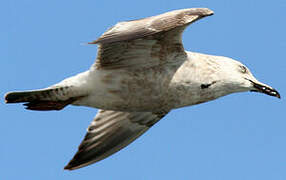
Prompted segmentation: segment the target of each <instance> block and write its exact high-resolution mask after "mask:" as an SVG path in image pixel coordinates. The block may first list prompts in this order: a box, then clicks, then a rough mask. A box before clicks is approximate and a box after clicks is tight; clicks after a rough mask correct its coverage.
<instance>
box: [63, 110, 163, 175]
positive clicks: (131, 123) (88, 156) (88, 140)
mask: <svg viewBox="0 0 286 180" xmlns="http://www.w3.org/2000/svg"><path fill="white" fill-rule="evenodd" d="M166 114H167V112H166V113H152V112H119V111H106V110H99V112H98V113H97V115H96V116H95V119H94V120H93V121H92V123H91V124H90V126H89V127H88V129H87V131H88V132H87V134H86V135H85V137H84V140H83V141H82V143H81V144H80V146H79V148H78V151H77V153H76V154H75V156H74V157H73V159H72V160H71V161H70V162H69V164H68V165H67V166H66V167H65V169H69V170H74V169H78V168H81V167H84V166H87V165H89V164H91V163H95V162H97V161H100V160H102V159H104V158H106V157H108V156H110V155H112V154H113V153H115V152H117V151H119V150H120V149H122V148H124V147H125V146H127V145H128V144H130V143H131V142H133V141H134V140H135V139H136V138H138V137H139V136H140V135H141V134H143V133H144V132H145V131H147V130H148V129H149V128H150V127H151V126H152V125H154V124H155V123H156V122H158V121H159V120H160V119H161V118H163V117H164V116H165V115H166Z"/></svg>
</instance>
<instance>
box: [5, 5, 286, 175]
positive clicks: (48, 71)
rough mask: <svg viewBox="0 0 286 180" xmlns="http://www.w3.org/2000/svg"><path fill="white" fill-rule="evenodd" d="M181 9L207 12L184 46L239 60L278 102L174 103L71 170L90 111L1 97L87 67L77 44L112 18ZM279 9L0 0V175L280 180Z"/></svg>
mask: <svg viewBox="0 0 286 180" xmlns="http://www.w3.org/2000/svg"><path fill="white" fill-rule="evenodd" d="M190 7H208V8H210V9H212V10H213V11H214V12H215V15H214V16H212V17H208V18H205V19H203V20H201V21H199V22H197V23H195V24H193V25H191V26H190V27H189V28H188V29H187V30H186V31H185V33H184V36H183V39H184V40H183V41H184V45H185V48H186V49H187V50H190V51H196V52H202V53H208V54H214V55H224V56H229V57H232V58H234V59H237V60H240V61H241V62H243V63H244V64H246V65H247V66H248V67H249V68H250V70H251V71H252V73H253V74H254V75H255V76H256V77H257V78H258V79H259V80H260V81H262V82H264V83H267V84H269V85H271V86H273V87H274V88H276V89H277V90H279V92H280V94H281V96H282V99H281V100H279V99H276V98H273V97H270V96H266V95H263V94H258V93H239V94H232V95H229V96H226V97H223V98H220V99H218V100H215V101H212V102H209V103H205V104H201V105H197V106H193V107H186V108H182V109H177V110H174V111H173V112H171V113H170V114H169V115H168V116H166V117H165V118H164V119H163V120H162V121H160V122H159V123H158V124H156V125H155V126H154V127H152V128H151V129H150V130H149V131H148V132H147V133H145V134H144V135H143V136H142V137H140V138H139V139H138V140H136V141H135V142H134V143H132V144H131V145H129V146H128V147H127V148H125V149H123V150H121V151H120V152H118V153H116V154H115V155H113V156H111V157H109V158H107V159H105V160H103V161H100V162H99V163H96V164H93V165H91V166H88V167H85V168H82V169H79V170H76V171H64V170H63V167H64V165H66V163H67V162H68V161H69V160H70V159H71V158H72V156H73V155H74V153H75V152H76V150H77V146H78V145H79V143H80V142H81V140H82V138H83V136H84V135H85V132H86V128H87V126H88V125H89V123H90V122H91V120H92V119H93V117H94V116H95V114H96V111H97V110H96V109H91V108H86V107H72V106H70V107H67V108H66V109H64V110H63V111H60V112H33V111H27V110H25V109H24V108H23V106H21V105H20V104H17V105H6V104H5V103H4V98H3V96H4V94H5V93H6V92H8V91H12V90H28V89H36V88H44V87H47V86H49V85H52V84H54V83H57V82H59V81H60V80H62V79H64V78H66V77H69V76H71V75H74V74H77V73H79V72H82V71H85V70H87V69H88V68H89V66H90V65H91V64H92V63H93V62H94V59H95V57H96V51H97V47H96V46H95V45H83V44H84V43H86V42H90V41H92V40H95V39H96V38H97V37H99V36H100V35H101V34H102V33H103V32H104V31H105V30H106V29H107V28H109V27H110V26H112V25H114V24H115V23H116V22H118V21H123V20H132V19H138V18H143V17H147V16H151V15H156V14H160V13H163V12H166V11H169V10H174V9H181V8H190ZM285 9H286V1H285V0H272V1H259V0H241V1H229V0H208V1H207V0H192V1H190V0H176V1H171V0H157V1H154V0H145V1H134V0H125V1H115V0H114V1H111V0H104V1H103V0H102V1H98V0H86V1H66V0H64V1H57V0H49V1H39V0H37V1H36V0H8V1H3V2H2V3H1V8H0V15H1V17H2V21H1V28H0V32H1V33H0V39H1V43H0V48H1V49H3V50H2V51H1V52H2V53H1V56H2V57H1V61H0V64H1V71H0V78H1V82H2V86H1V87H0V92H1V104H0V106H1V108H0V112H1V126H0V141H1V148H0V162H1V163H0V174H1V178H4V179H20V178H21V179H42V180H45V179H49V180H50V179H61V180H65V179H69V180H73V179H85V180H88V179H103V180H105V179H106V180H111V179H112V180H113V179H142V180H146V179H196V180H229V179H231V180H241V179H243V180H253V179H260V180H269V179H275V180H282V179H283V180H285V179H286V173H285V168H286V153H285V152H286V142H285V139H286V131H285V129H286V118H285V113H286V111H285V107H286V103H285V98H284V97H285V94H286V85H285V77H286V76H285V75H286V59H285V50H286V36H285V32H286V24H285Z"/></svg>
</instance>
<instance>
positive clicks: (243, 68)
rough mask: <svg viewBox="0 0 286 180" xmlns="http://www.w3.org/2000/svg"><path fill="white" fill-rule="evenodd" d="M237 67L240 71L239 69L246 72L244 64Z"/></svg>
mask: <svg viewBox="0 0 286 180" xmlns="http://www.w3.org/2000/svg"><path fill="white" fill-rule="evenodd" d="M239 67H240V71H241V72H242V73H243V74H245V73H247V68H246V67H245V66H243V65H240V66H239Z"/></svg>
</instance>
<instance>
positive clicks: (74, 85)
mask: <svg viewBox="0 0 286 180" xmlns="http://www.w3.org/2000/svg"><path fill="white" fill-rule="evenodd" d="M211 15H213V11H211V10H209V9H207V8H190V9H181V10H175V11H171V12H167V13H164V14H160V15H157V16H152V17H148V18H144V19H139V20H133V21H126V22H119V23H117V24H116V25H115V26H113V27H112V28H110V29H108V30H107V31H106V32H105V33H104V34H103V35H102V36H101V37H99V38H98V39H97V40H95V41H93V42H91V43H89V44H97V45H98V46H99V47H98V52H97V58H96V61H95V63H94V64H93V65H92V66H91V67H90V69H89V70H87V71H85V72H83V73H80V74H77V75H75V76H72V77H70V78H67V79H64V80H63V81H61V82H59V83H57V84H55V85H52V86H49V87H48V88H45V89H39V90H32V91H21V92H9V93H7V94H6V96H5V100H6V103H22V102H24V103H25V104H24V105H25V106H26V109H29V110H39V111H48V110H61V109H63V108H64V107H66V106H67V105H78V106H88V107H93V108H98V109H99V111H98V113H97V115H96V116H95V118H94V120H93V121H92V122H91V124H90V126H89V127H88V129H87V134H86V135H85V137H84V139H83V141H82V142H81V144H80V146H79V147H78V151H77V152H76V154H75V156H74V157H73V159H72V160H71V161H70V162H69V163H68V164H67V165H66V166H65V169H68V170H74V169H78V168H81V167H84V166H87V165H89V164H92V163H95V162H98V161H100V160H102V159H104V158H106V157H108V156H110V155H112V154H113V153H115V152H117V151H119V150H120V149H122V148H124V147H125V146H127V145H128V144H130V143H131V142H133V141H134V140H135V139H136V138H138V137H139V136H140V135H141V134H143V133H144V132H145V131H147V130H148V129H149V128H150V127H152V126H153V125H154V124H155V123H156V122H158V121H159V120H160V119H162V118H163V117H164V116H165V115H166V114H167V113H168V112H170V111H171V110H172V109H176V108H180V107H184V106H190V105H195V104H199V103H204V102H207V101H210V100H214V99H217V98H219V97H222V96H225V95H228V94H231V93H236V92H245V91H255V92H261V93H264V94H267V95H270V96H274V97H278V98H280V95H279V93H278V91H276V90H275V89H274V88H272V87H270V86H268V85H266V84H263V83H261V82H259V81H258V80H257V79H256V78H255V77H254V76H253V75H252V74H251V72H250V70H249V69H248V68H247V67H246V66H245V65H243V64H242V63H240V62H239V61H236V60H233V59H231V58H228V57H223V56H213V55H207V54H201V53H195V52H189V51H185V50H184V47H183V44H182V33H183V31H184V30H185V28H186V27H187V26H188V25H190V24H192V23H193V22H195V21H197V20H199V19H201V18H203V17H206V16H211Z"/></svg>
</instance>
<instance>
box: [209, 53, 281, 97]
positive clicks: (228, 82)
mask: <svg viewBox="0 0 286 180" xmlns="http://www.w3.org/2000/svg"><path fill="white" fill-rule="evenodd" d="M213 57H214V58H211V59H210V58H208V61H212V62H213V63H214V64H216V71H215V74H216V75H215V76H216V77H219V80H218V81H216V83H215V84H217V86H219V87H220V88H221V87H223V89H227V92H226V94H229V93H234V92H244V91H253V92H260V93H264V94H267V95H270V96H275V97H278V98H280V94H279V93H278V91H276V90H275V89H274V88H272V87H270V86H268V85H266V84H264V83H261V82H259V81H258V80H257V79H256V78H255V77H254V76H253V75H252V73H251V72H250V71H249V69H248V68H247V67H246V66H245V65H243V64H242V63H240V62H239V61H236V60H233V59H230V58H227V57H219V56H213Z"/></svg>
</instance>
